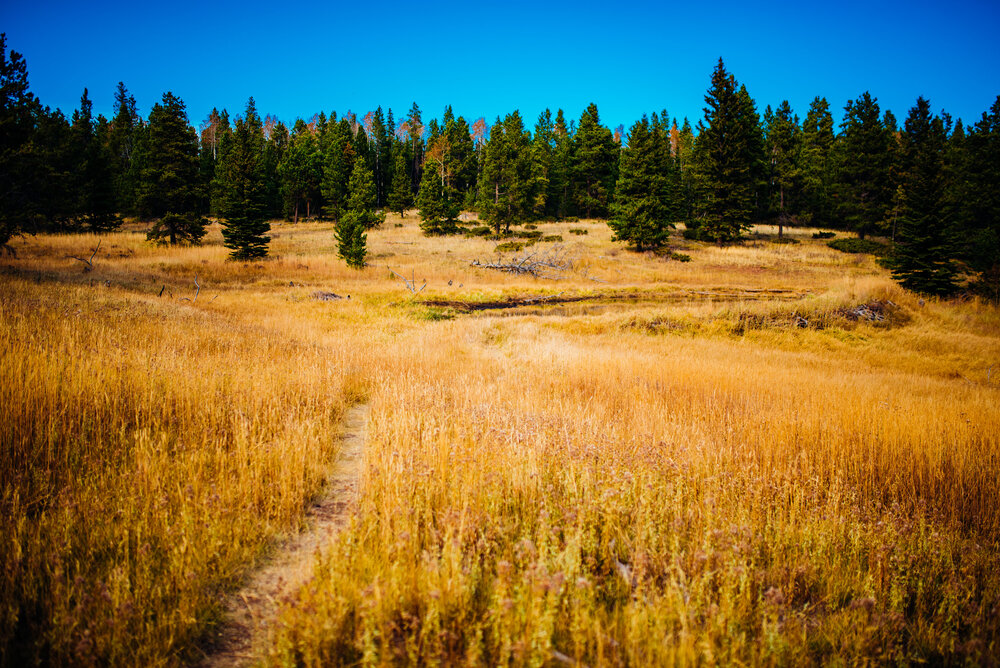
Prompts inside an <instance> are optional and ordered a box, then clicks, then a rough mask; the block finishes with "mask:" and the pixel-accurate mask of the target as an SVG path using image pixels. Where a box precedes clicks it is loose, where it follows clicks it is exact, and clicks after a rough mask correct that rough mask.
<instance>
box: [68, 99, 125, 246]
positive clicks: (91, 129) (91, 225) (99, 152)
mask: <svg viewBox="0 0 1000 668" xmlns="http://www.w3.org/2000/svg"><path fill="white" fill-rule="evenodd" d="M92 108H93V103H92V102H91V101H90V97H89V96H88V95H87V89H86V88H84V89H83V96H82V97H81V98H80V109H78V110H77V111H75V112H73V124H72V129H71V138H72V144H71V146H72V148H71V151H72V153H73V162H74V163H75V165H76V168H75V170H74V172H73V174H74V179H73V182H74V183H73V185H74V192H73V198H74V202H75V205H74V218H75V220H76V223H77V225H83V226H85V227H86V228H87V229H88V230H90V231H91V232H107V231H110V230H113V229H115V228H117V227H118V226H119V225H120V224H121V221H120V219H119V218H118V216H117V215H116V213H115V209H116V206H115V205H116V202H115V191H114V177H113V175H112V172H111V155H110V152H109V150H108V145H107V142H106V135H107V130H108V124H107V120H105V119H104V117H103V116H102V117H100V118H99V119H98V122H97V123H96V124H95V122H94V118H93V113H92Z"/></svg>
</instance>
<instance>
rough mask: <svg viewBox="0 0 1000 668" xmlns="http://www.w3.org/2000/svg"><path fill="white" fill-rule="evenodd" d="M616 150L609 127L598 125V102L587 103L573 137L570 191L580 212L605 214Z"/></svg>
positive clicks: (615, 161)
mask: <svg viewBox="0 0 1000 668" xmlns="http://www.w3.org/2000/svg"><path fill="white" fill-rule="evenodd" d="M618 149H619V147H618V145H617V144H616V143H615V141H614V138H613V136H612V133H611V130H609V129H608V128H606V127H604V126H603V125H601V119H600V116H599V115H598V112H597V105H596V104H593V103H591V104H589V105H588V106H587V108H586V109H585V110H584V112H583V114H582V115H581V116H580V125H579V126H578V127H577V130H576V134H575V135H574V137H573V157H574V160H573V183H574V185H573V190H574V193H575V196H576V206H577V210H578V211H579V213H580V215H582V216H585V217H587V218H593V217H597V218H602V217H604V216H606V215H607V213H608V205H609V204H610V202H611V198H612V195H613V194H614V187H615V175H616V172H617V168H618Z"/></svg>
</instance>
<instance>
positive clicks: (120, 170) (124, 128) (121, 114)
mask: <svg viewBox="0 0 1000 668" xmlns="http://www.w3.org/2000/svg"><path fill="white" fill-rule="evenodd" d="M114 111H115V115H114V118H113V119H111V132H110V134H109V136H108V149H109V150H110V152H111V159H112V166H111V171H112V173H113V175H114V177H113V178H114V184H115V198H116V199H115V201H116V203H117V209H116V210H117V211H118V212H119V213H121V214H124V215H129V214H133V213H135V189H136V179H135V177H136V172H135V170H133V169H132V160H133V158H134V156H135V144H136V139H137V137H136V134H137V132H138V130H139V126H140V125H141V124H142V119H141V118H139V113H138V111H137V110H136V104H135V97H133V96H132V95H130V94H129V92H128V89H127V88H125V83H124V82H121V81H119V82H118V88H117V89H116V90H115V107H114Z"/></svg>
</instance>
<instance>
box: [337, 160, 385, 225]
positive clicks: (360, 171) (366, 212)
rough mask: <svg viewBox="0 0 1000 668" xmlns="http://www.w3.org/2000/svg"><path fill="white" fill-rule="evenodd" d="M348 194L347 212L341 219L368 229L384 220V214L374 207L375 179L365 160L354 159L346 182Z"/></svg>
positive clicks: (375, 201)
mask: <svg viewBox="0 0 1000 668" xmlns="http://www.w3.org/2000/svg"><path fill="white" fill-rule="evenodd" d="M348 189H349V190H350V195H349V196H348V198H347V213H345V214H344V216H343V220H345V221H347V222H349V223H353V224H357V225H361V226H362V227H363V228H364V229H366V230H368V229H371V228H373V227H377V226H379V225H381V224H382V223H383V221H385V214H384V213H378V212H377V211H376V210H375V208H376V203H377V199H376V194H375V179H374V177H373V176H372V170H371V169H369V168H368V165H367V163H366V161H365V160H361V159H358V160H355V161H354V168H353V170H352V171H351V180H350V182H349V184H348Z"/></svg>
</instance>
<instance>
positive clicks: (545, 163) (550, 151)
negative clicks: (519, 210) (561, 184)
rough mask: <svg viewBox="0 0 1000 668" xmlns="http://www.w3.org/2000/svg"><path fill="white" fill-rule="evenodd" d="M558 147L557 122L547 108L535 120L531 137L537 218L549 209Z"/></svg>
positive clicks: (533, 210) (535, 214) (534, 210)
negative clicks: (551, 180) (550, 188)
mask: <svg viewBox="0 0 1000 668" xmlns="http://www.w3.org/2000/svg"><path fill="white" fill-rule="evenodd" d="M555 147H556V134H555V123H554V122H553V121H552V112H551V111H549V110H548V109H546V110H545V111H543V112H542V113H540V114H539V115H538V120H537V121H535V134H534V136H533V137H532V138H531V159H532V160H533V161H534V163H535V164H534V175H535V185H534V187H533V190H534V193H535V198H534V202H533V203H532V212H533V214H534V216H535V218H542V217H544V216H545V214H546V212H547V211H548V210H549V202H548V199H549V179H550V178H551V174H552V162H553V159H554V153H555Z"/></svg>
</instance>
